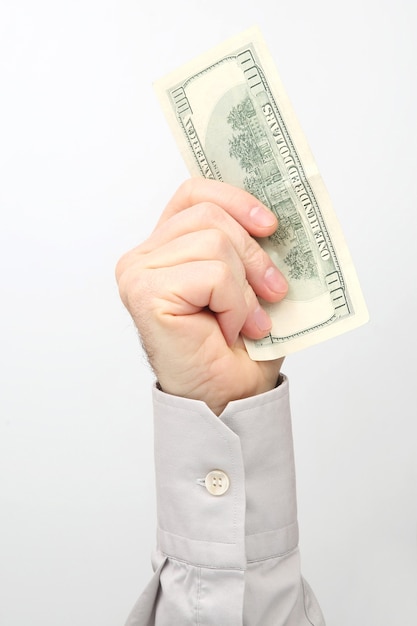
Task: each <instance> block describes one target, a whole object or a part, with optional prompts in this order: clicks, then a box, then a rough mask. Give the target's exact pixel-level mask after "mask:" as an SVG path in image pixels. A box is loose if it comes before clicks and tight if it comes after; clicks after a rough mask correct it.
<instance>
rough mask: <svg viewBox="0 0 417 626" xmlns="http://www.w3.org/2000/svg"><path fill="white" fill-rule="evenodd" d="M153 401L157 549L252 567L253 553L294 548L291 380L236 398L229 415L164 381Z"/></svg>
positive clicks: (204, 562) (211, 563)
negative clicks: (165, 387) (170, 390)
mask: <svg viewBox="0 0 417 626" xmlns="http://www.w3.org/2000/svg"><path fill="white" fill-rule="evenodd" d="M153 402H154V419H155V471H156V493H157V520H158V531H157V540H158V549H159V550H160V551H161V552H162V553H164V554H166V555H168V556H170V557H173V558H177V559H180V560H183V561H186V562H189V563H192V564H194V565H200V566H205V567H216V568H225V569H229V568H231V569H236V568H237V569H245V568H246V565H247V563H248V562H253V561H257V560H263V559H267V558H271V557H276V556H279V555H282V554H285V553H287V552H289V551H290V550H292V549H294V548H295V547H296V546H297V544H298V526H297V510H296V491H295V470H294V454H293V441H292V432H291V415H290V406H289V389H288V380H287V379H286V378H285V377H283V381H282V383H281V384H280V385H279V386H278V387H277V388H276V389H273V390H272V391H269V392H267V393H264V394H261V395H258V396H253V397H251V398H245V399H242V400H236V401H234V402H230V403H229V404H228V405H227V407H226V408H225V410H224V411H223V413H222V414H221V415H220V417H217V416H216V415H215V414H214V413H213V412H212V411H211V410H210V409H209V408H208V407H207V405H206V404H205V403H204V402H200V401H197V400H189V399H186V398H180V397H178V396H172V395H170V394H167V393H164V392H163V391H160V390H159V389H158V388H157V386H156V385H155V386H154V390H153ZM213 471H214V472H218V473H215V474H211V472H213ZM207 476H208V477H209V478H206V477H207ZM210 477H211V479H210ZM222 491H225V492H224V493H223V494H222V495H213V492H222Z"/></svg>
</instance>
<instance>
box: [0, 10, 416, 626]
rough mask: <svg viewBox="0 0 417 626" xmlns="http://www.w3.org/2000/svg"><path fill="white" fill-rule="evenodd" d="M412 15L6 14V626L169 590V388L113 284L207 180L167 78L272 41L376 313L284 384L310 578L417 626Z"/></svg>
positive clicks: (0, 46)
mask: <svg viewBox="0 0 417 626" xmlns="http://www.w3.org/2000/svg"><path fill="white" fill-rule="evenodd" d="M415 7H416V5H415V3H414V2H412V1H411V0H409V1H406V0H395V2H394V1H393V0H390V1H388V0H382V1H381V0H378V1H377V0H366V1H365V2H364V1H363V0H361V1H359V0H352V2H349V3H338V2H330V1H329V0H317V2H314V3H313V2H309V1H307V0H298V1H294V2H290V3H285V4H284V3H283V4H282V5H280V3H277V2H269V1H267V2H264V3H261V4H255V5H254V4H253V3H252V2H246V1H243V0H239V2H238V1H231V2H229V3H225V2H211V3H208V4H207V3H206V4H203V3H196V2H194V3H191V2H185V1H184V0H178V1H177V2H172V3H167V4H164V3H163V4H162V5H161V4H160V3H149V4H147V5H146V6H144V3H143V2H140V1H139V0H137V1H136V2H134V1H133V0H130V1H129V0H122V1H116V0H102V1H101V2H98V1H97V0H82V1H81V0H78V1H72V2H53V1H52V0H50V1H49V2H48V1H46V0H39V2H30V1H29V0H26V1H24V0H3V1H2V3H1V5H0V90H1V98H0V112H1V117H0V179H1V183H0V212H1V222H0V263H1V272H2V297H1V313H0V315H1V329H0V354H1V357H0V358H1V391H0V471H1V487H0V489H1V494H0V495H1V516H0V526H1V534H0V578H1V580H0V588H1V601H0V624H1V625H2V626H26V625H27V624H31V625H34V626H90V625H91V624H100V626H115V624H123V622H124V619H125V618H126V616H127V614H128V612H129V611H130V608H131V606H132V604H133V603H134V601H135V599H136V596H137V595H138V593H139V591H140V590H141V588H142V587H143V586H144V584H145V583H146V581H147V580H148V578H149V575H150V571H151V570H150V564H149V556H150V551H151V549H152V547H153V544H154V509H153V506H154V493H153V461H152V426H151V419H150V392H149V386H150V382H151V380H152V376H151V373H150V372H149V369H148V367H147V365H146V363H145V360H144V358H143V356H142V353H141V349H140V346H139V342H138V340H137V337H136V333H135V331H134V329H133V328H132V324H131V322H130V319H129V318H128V315H127V313H126V312H125V311H124V309H123V307H122V305H121V304H120V303H119V301H118V295H117V289H116V286H115V281H114V278H113V268H114V265H115V263H116V261H117V259H118V257H119V256H120V255H121V254H122V253H123V252H124V251H126V250H128V249H130V248H131V247H132V246H134V245H135V244H136V243H138V242H139V241H141V240H142V239H143V238H145V236H146V235H147V233H148V232H149V231H150V230H151V228H152V227H153V224H154V222H155V220H156V217H157V215H158V214H159V212H160V210H162V208H163V206H164V204H165V202H166V200H167V199H168V198H169V196H170V195H171V194H172V193H173V191H174V190H175V189H176V187H177V185H178V184H179V183H180V182H181V181H182V180H183V178H184V177H186V176H187V172H186V169H185V166H184V165H183V163H182V160H181V158H180V157H179V155H178V152H177V148H176V146H175V144H174V141H173V139H172V137H171V134H170V131H169V129H168V127H167V125H166V122H165V119H164V118H163V115H162V113H161V111H160V108H159V105H158V103H157V101H156V98H155V96H154V93H153V90H152V86H151V84H152V81H154V80H155V79H156V78H159V77H161V76H163V75H164V74H166V73H167V72H169V71H170V70H172V69H174V68H175V67H176V66H178V65H179V64H181V63H183V62H186V61H188V60H189V59H190V58H192V57H193V56H195V55H197V54H198V53H200V52H203V51H205V50H206V49H208V48H209V47H211V46H213V45H215V44H217V43H219V42H221V41H222V40H223V39H225V38H227V37H228V36H230V35H233V34H235V33H238V32H240V31H241V30H243V29H244V28H247V27H248V26H251V25H252V24H253V23H257V24H258V25H259V26H260V27H261V29H262V31H263V33H264V36H265V38H266V40H267V42H268V44H269V47H270V48H271V51H272V52H273V55H274V58H275V60H276V63H277V66H278V70H279V72H280V74H281V77H282V79H283V82H284V84H285V86H286V88H287V91H288V93H289V95H290V98H291V100H292V102H293V105H294V107H295V110H296V112H297V114H298V117H299V119H300V122H301V124H302V127H303V128H304V130H305V132H306V135H307V138H308V140H309V143H310V145H311V148H312V150H313V154H314V155H315V157H316V159H317V161H318V164H319V167H320V170H321V173H322V175H323V178H324V180H325V182H326V184H327V187H328V189H329V192H330V194H331V197H332V199H333V202H334V205H335V207H336V209H337V213H338V216H339V219H340V221H341V223H342V226H343V229H344V232H345V235H346V239H347V241H348V244H349V247H350V250H351V253H352V256H353V258H354V261H355V264H356V267H357V270H358V274H359V277H360V280H361V284H362V287H363V290H364V293H365V296H366V299H367V303H368V306H369V309H370V314H371V322H370V323H369V324H368V325H367V326H365V327H363V328H361V329H359V330H356V331H353V332H352V333H349V334H348V335H345V336H343V337H340V338H338V339H334V340H331V341H329V342H327V343H325V344H321V345H320V346H317V347H315V348H310V349H309V350H306V351H304V352H300V353H298V354H296V355H294V356H293V357H291V358H289V359H288V361H287V365H286V368H285V371H286V373H288V374H289V375H290V378H291V388H292V399H293V413H294V436H295V445H296V459H297V472H298V493H299V512H300V528H301V549H302V555H303V570H304V573H305V575H306V576H307V578H308V579H309V582H310V583H311V585H312V586H313V588H314V590H315V592H316V594H317V596H318V598H319V600H320V603H321V605H322V608H323V611H324V613H325V615H326V617H327V621H328V624H329V626H331V625H332V624H337V626H351V625H352V624H357V625H362V624H366V625H371V626H373V625H376V624H378V626H392V625H393V624H401V626H414V625H415V624H416V623H417V600H416V598H417V584H416V580H417V571H416V570H417V565H416V563H417V558H416V557H417V548H416V530H417V523H416V522H417V510H416V508H417V497H416V496H417V493H416V492H417V484H416V483H417V460H416V454H415V449H416V434H415V430H416V429H415V420H416V413H417V411H416V403H415V399H414V396H415V378H416V376H415V371H416V370H415V352H416V328H415V320H416V318H417V310H416V306H417V305H416V301H417V299H416V296H415V272H416V252H415V249H416V244H415V233H416V227H417V220H416V210H415V189H414V188H415V176H416V175H415V164H416V158H415V146H416V141H417V136H416V135H417V133H416V121H415V110H416V105H417V102H416V84H415V59H416V54H417V50H416V44H415V28H416V26H417V24H416V22H417V20H416V8H415ZM255 8H256V11H255Z"/></svg>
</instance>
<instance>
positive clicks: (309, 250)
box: [155, 28, 368, 360]
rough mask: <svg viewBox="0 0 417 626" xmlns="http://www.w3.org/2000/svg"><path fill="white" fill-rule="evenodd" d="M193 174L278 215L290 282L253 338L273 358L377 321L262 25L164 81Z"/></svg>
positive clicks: (277, 239) (267, 243) (270, 242)
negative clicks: (238, 191) (265, 330)
mask: <svg viewBox="0 0 417 626" xmlns="http://www.w3.org/2000/svg"><path fill="white" fill-rule="evenodd" d="M155 89H156V92H157V94H158V96H159V99H160V102H161V104H162V108H163V110H164V112H165V114H166V116H167V119H168V122H169V124H170V127H171V129H172V132H173V134H174V136H175V138H176V140H177V142H178V145H179V148H180V150H181V152H182V155H183V157H184V159H185V162H186V164H187V165H188V168H189V170H190V172H191V174H192V175H201V176H205V177H206V178H213V179H217V180H220V181H224V182H227V183H231V184H234V185H236V186H238V187H241V188H243V189H246V190H247V191H249V192H250V193H252V194H253V195H254V196H256V197H257V198H258V199H259V200H261V201H262V202H263V203H264V204H265V205H266V206H268V207H269V208H270V209H271V210H272V211H273V212H274V213H275V215H276V216H277V218H278V220H279V227H278V229H277V231H276V232H275V233H274V234H273V235H272V236H270V237H268V238H266V239H265V240H262V241H261V242H260V243H261V245H262V247H263V248H264V249H265V250H266V251H267V252H268V254H269V255H270V257H271V259H272V260H273V261H274V263H275V264H276V265H277V267H279V269H280V270H281V272H282V273H283V274H284V275H285V276H286V278H287V280H288V283H289V291H288V294H287V296H286V297H285V299H284V300H283V301H282V302H280V303H278V304H273V305H271V304H267V303H263V305H264V306H265V308H266V310H267V311H268V313H269V314H270V316H271V318H272V321H273V326H272V329H271V332H270V333H269V334H268V336H266V337H265V338H263V339H261V340H259V341H252V340H247V339H245V343H246V348H247V350H248V353H249V355H250V357H251V358H252V359H254V360H269V359H275V358H278V357H280V356H285V355H287V354H289V353H291V352H294V351H296V350H299V349H302V348H305V347H307V346H310V345H312V344H316V343H318V342H320V341H323V340H325V339H328V338H330V337H334V336H336V335H339V334H341V333H343V332H346V331H348V330H351V329H353V328H355V327H357V326H359V325H361V324H363V323H365V322H366V321H367V319H368V313H367V309H366V305H365V302H364V299H363V296H362V292H361V289H360V286H359V282H358V279H357V276H356V272H355V269H354V267H353V264H352V261H351V258H350V255H349V252H348V249H347V247H346V244H345V241H344V238H343V234H342V232H341V229H340V226H339V223H338V221H337V219H336V216H335V213H334V210H333V208H332V205H331V202H330V199H329V196H328V194H327V192H326V189H325V187H324V185H323V181H322V179H321V176H320V174H319V172H318V169H317V165H316V163H315V161H314V159H313V157H312V155H311V152H310V150H309V148H308V145H307V142H306V139H305V137H304V134H303V132H302V130H301V128H300V126H299V123H298V122H297V119H296V117H295V115H294V112H293V110H292V107H291V105H290V102H289V100H288V97H287V95H286V93H285V91H284V88H283V86H282V83H281V81H280V79H279V77H278V74H277V71H276V69H275V66H274V63H273V61H272V58H271V56H270V54H269V52H268V50H267V48H266V45H265V43H264V41H263V39H262V36H261V34H260V32H259V30H258V29H257V28H252V29H249V30H247V31H245V32H244V33H242V34H241V35H239V36H237V37H235V38H233V39H230V40H229V41H227V42H225V43H224V44H222V45H221V46H219V47H217V48H215V49H213V50H212V51H210V52H208V53H206V54H205V55H203V56H201V57H199V58H197V59H195V60H194V61H192V62H191V63H189V64H187V65H185V66H184V67H182V68H179V69H178V70H177V71H175V72H173V73H172V74H170V75H169V76H167V77H165V78H163V79H162V80H160V81H157V82H156V83H155Z"/></svg>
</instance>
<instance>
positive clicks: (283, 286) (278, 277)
mask: <svg viewBox="0 0 417 626" xmlns="http://www.w3.org/2000/svg"><path fill="white" fill-rule="evenodd" d="M265 283H266V285H267V287H269V288H270V290H271V291H273V292H274V293H285V292H286V291H287V290H288V283H287V281H286V280H285V278H284V276H283V275H282V274H281V272H280V271H279V269H278V268H277V267H275V266H273V265H271V266H270V267H268V269H267V270H266V272H265Z"/></svg>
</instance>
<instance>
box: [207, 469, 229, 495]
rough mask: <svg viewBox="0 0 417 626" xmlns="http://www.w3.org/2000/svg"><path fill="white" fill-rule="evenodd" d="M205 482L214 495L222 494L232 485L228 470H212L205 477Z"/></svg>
mask: <svg viewBox="0 0 417 626" xmlns="http://www.w3.org/2000/svg"><path fill="white" fill-rule="evenodd" d="M204 484H205V487H206V489H207V491H208V492H209V493H211V495H212V496H222V495H223V494H225V493H226V491H228V489H229V487H230V480H229V477H228V475H227V474H226V472H223V471H222V470H212V471H211V472H209V473H208V474H207V476H206V477H205V479H204Z"/></svg>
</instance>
